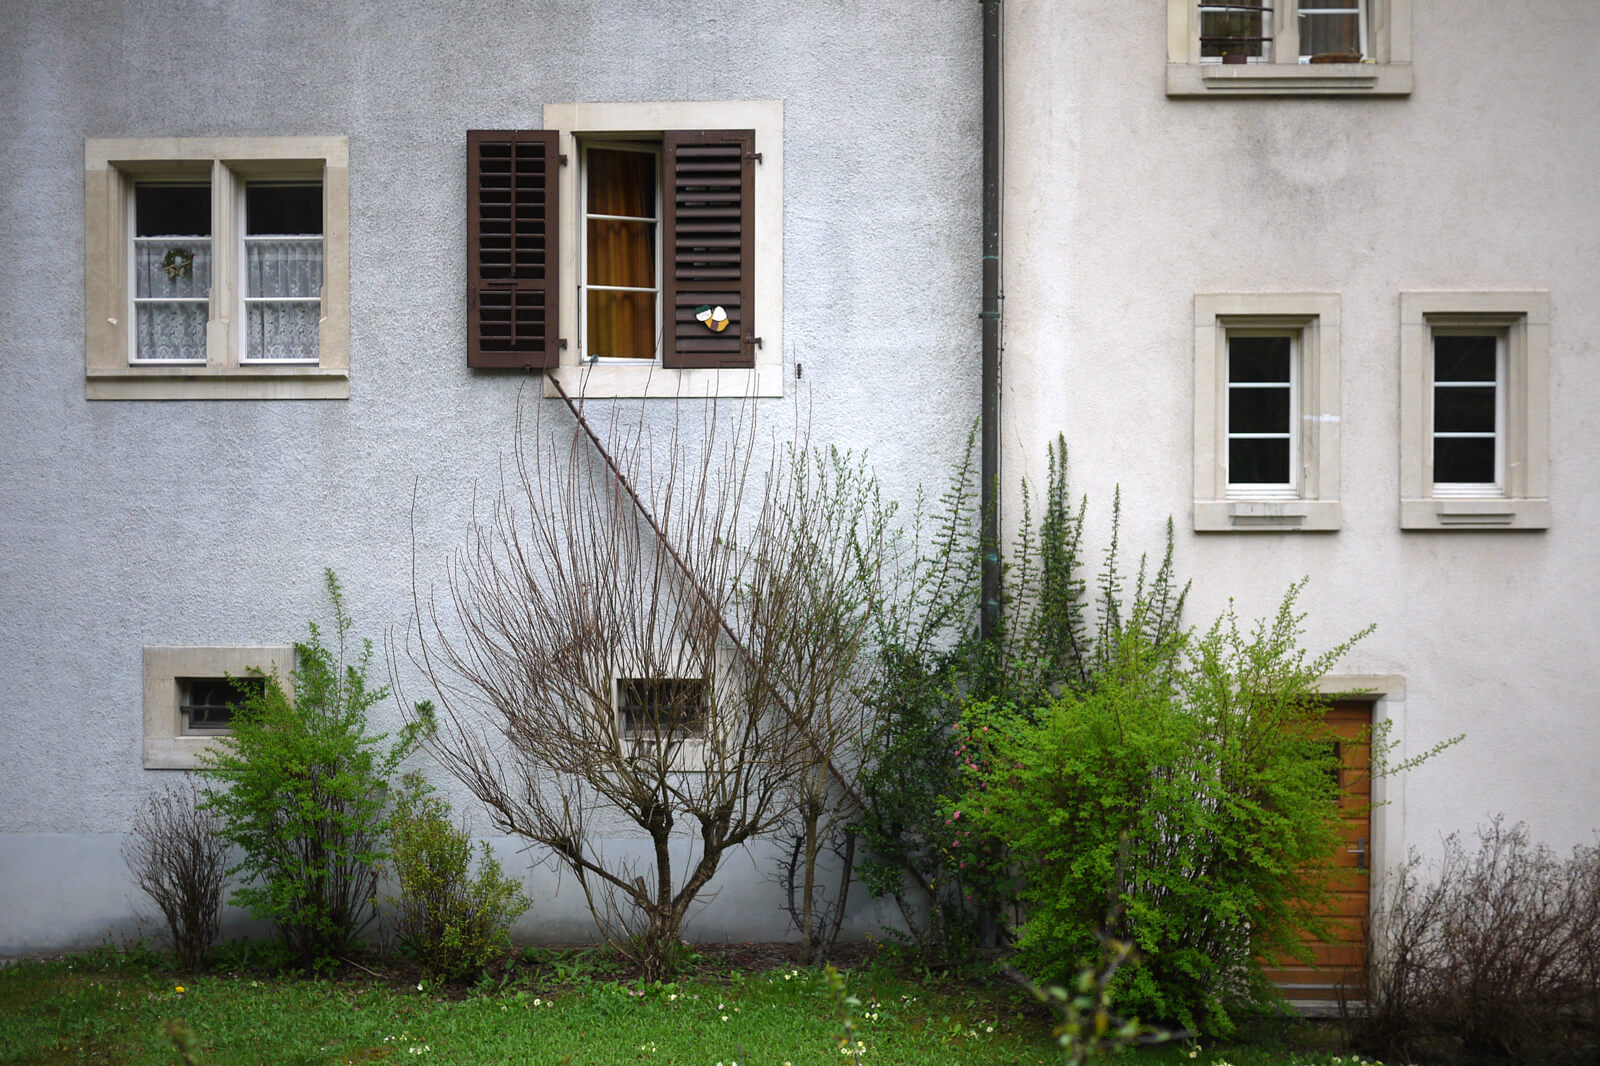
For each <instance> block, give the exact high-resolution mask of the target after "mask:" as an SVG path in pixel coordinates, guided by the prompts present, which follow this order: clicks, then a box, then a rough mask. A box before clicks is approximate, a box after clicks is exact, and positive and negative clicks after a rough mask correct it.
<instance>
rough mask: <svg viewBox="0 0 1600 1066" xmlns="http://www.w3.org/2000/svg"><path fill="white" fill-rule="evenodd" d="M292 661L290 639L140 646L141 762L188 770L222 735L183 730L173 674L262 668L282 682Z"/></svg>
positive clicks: (245, 672)
mask: <svg viewBox="0 0 1600 1066" xmlns="http://www.w3.org/2000/svg"><path fill="white" fill-rule="evenodd" d="M293 665H294V646H293V645H291V644H262V645H254V646H248V647H179V646H170V645H156V646H149V647H146V648H145V649H144V768H145V769H146V770H193V769H196V768H197V767H198V766H199V765H200V756H201V755H202V754H205V753H208V752H213V751H216V750H217V749H218V747H219V746H220V744H221V742H222V741H223V740H224V739H225V736H193V735H185V734H184V732H183V726H182V715H181V713H180V711H179V710H178V701H179V700H180V698H181V696H182V693H181V692H180V691H179V688H180V686H179V684H178V679H179V678H183V677H225V676H227V675H230V674H231V675H233V676H234V677H247V676H250V674H251V672H252V671H253V670H257V669H259V670H261V671H263V672H265V673H266V674H268V675H270V676H272V677H276V678H277V679H278V680H279V681H280V682H284V683H287V679H288V672H289V670H290V669H292V668H293Z"/></svg>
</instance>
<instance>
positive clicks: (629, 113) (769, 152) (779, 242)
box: [544, 100, 783, 399]
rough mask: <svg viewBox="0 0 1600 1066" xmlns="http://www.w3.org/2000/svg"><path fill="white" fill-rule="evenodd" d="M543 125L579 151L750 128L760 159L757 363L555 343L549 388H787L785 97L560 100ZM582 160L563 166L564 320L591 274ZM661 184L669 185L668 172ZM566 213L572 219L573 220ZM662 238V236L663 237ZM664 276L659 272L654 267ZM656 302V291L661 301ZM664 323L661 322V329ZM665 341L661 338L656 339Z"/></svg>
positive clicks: (576, 312)
mask: <svg viewBox="0 0 1600 1066" xmlns="http://www.w3.org/2000/svg"><path fill="white" fill-rule="evenodd" d="M544 128H545V129H547V130H548V129H553V130H557V131H559V133H558V140H557V151H558V152H559V153H560V154H561V155H564V156H566V157H567V159H568V160H572V161H576V160H578V159H579V152H580V151H581V146H583V145H586V144H599V143H600V142H602V141H605V140H612V141H619V140H633V141H635V142H638V141H640V140H647V139H653V138H658V137H659V135H660V134H661V133H662V132H663V131H666V130H700V129H728V130H733V129H740V130H742V129H752V130H755V135H756V151H757V152H759V153H761V162H759V163H757V164H756V167H755V239H754V247H755V279H754V284H755V316H756V317H755V321H756V332H757V333H758V334H759V335H760V337H761V344H760V345H759V346H758V347H757V348H756V350H755V365H754V366H753V367H740V368H736V369H711V368H691V369H678V368H667V367H663V366H661V365H660V358H659V355H658V357H657V359H656V360H654V361H650V362H648V363H647V361H646V360H643V359H614V360H613V359H602V360H586V359H584V357H583V355H584V353H583V352H582V350H581V347H582V346H581V344H578V343H574V344H569V345H567V346H566V347H565V348H562V349H560V351H559V365H558V366H556V367H555V368H554V369H552V370H547V371H545V374H544V378H545V384H544V394H545V396H547V397H556V396H559V395H560V394H559V393H558V392H557V391H556V383H557V382H559V383H560V385H561V387H562V388H563V389H564V390H565V391H566V393H567V395H569V396H572V397H578V396H580V395H581V396H586V397H590V398H623V397H635V398H666V399H678V398H689V397H726V398H753V397H780V396H782V395H783V101H781V100H728V101H698V102H695V101H689V102H682V101H657V102H646V103H559V104H546V105H545V106H544ZM581 170H582V167H581V166H575V165H569V166H563V167H561V168H560V173H559V176H558V180H557V184H558V189H559V192H558V195H559V196H560V201H559V212H560V218H561V219H562V224H561V226H562V232H561V235H560V237H561V239H560V249H561V260H560V277H562V278H564V279H572V280H571V281H564V282H563V284H562V287H561V292H560V294H559V297H558V299H559V313H560V321H562V322H573V323H582V325H580V327H579V328H586V325H587V323H586V322H585V317H586V316H584V317H580V315H581V312H580V287H579V286H580V284H581V281H582V279H583V277H584V276H585V275H584V273H583V264H582V263H581V261H580V256H581V255H582V253H583V244H584V239H583V233H582V230H583V229H585V228H586V227H585V226H584V223H583V215H582V213H581V203H580V184H581V182H580V171H581ZM658 188H661V189H663V192H662V193H661V195H663V196H664V195H665V192H664V188H665V182H664V181H663V182H662V183H661V185H660V186H658ZM568 220H576V221H575V222H574V221H568ZM658 247H659V242H658ZM657 280H658V281H662V280H663V278H662V277H661V276H660V275H658V277H657ZM657 306H658V312H659V310H660V301H659V300H658V301H657ZM660 332H661V331H659V330H658V331H657V334H658V338H659V336H660ZM658 347H659V339H658Z"/></svg>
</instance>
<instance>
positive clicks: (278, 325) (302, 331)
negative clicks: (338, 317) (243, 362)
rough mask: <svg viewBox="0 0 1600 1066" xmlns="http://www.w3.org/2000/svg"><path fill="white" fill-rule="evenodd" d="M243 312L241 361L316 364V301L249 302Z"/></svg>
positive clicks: (318, 306)
mask: <svg viewBox="0 0 1600 1066" xmlns="http://www.w3.org/2000/svg"><path fill="white" fill-rule="evenodd" d="M246 311H247V312H248V314H247V315H246V317H245V341H246V350H245V358H247V359H259V360H263V361H265V360H275V359H284V360H293V361H296V362H301V361H304V362H315V361H316V359H317V350H318V349H317V333H318V329H319V327H320V326H321V321H320V320H321V318H322V304H321V302H320V301H317V300H305V301H292V302H281V301H273V302H272V303H252V304H247V305H246Z"/></svg>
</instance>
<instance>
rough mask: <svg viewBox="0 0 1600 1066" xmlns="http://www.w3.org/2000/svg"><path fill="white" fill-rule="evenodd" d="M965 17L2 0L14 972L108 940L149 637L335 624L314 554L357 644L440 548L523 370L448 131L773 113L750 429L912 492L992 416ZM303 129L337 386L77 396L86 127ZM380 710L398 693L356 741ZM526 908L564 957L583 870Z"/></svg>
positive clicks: (2, 891) (200, 131)
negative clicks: (471, 330) (577, 110)
mask: <svg viewBox="0 0 1600 1066" xmlns="http://www.w3.org/2000/svg"><path fill="white" fill-rule="evenodd" d="M979 18H980V12H979V10H978V7H977V5H966V6H963V5H955V4H938V5H915V6H912V7H907V6H905V5H889V4H877V3H855V2H829V3H805V4H794V3H786V2H783V0H756V2H745V0H741V2H739V3H733V2H727V0H674V2H671V3H651V4H640V3H634V2H631V0H614V2H599V3H585V4H575V3H570V2H566V0H542V2H535V3H488V2H485V3H460V4H449V5H417V4H405V3H382V2H353V0H352V2H345V0H334V2H326V0H322V2H317V3H301V2H290V3H282V2H271V3H268V2H255V0H240V2H233V0H229V2H219V0H193V2H187V3H171V4H154V3H118V2H105V3H88V2H46V0H38V2H33V0H22V2H20V3H10V4H7V5H5V6H4V9H3V11H0V100H3V101H4V106H3V108H0V145H3V148H4V153H3V157H4V160H5V172H6V180H5V182H4V183H3V184H0V256H3V258H4V259H5V260H6V261H7V262H8V263H10V264H12V266H11V268H10V269H9V270H8V274H7V280H6V283H5V285H4V286H0V550H3V553H4V556H5V558H6V560H7V561H6V564H5V566H4V567H3V568H0V616H3V617H4V618H5V619H6V624H5V625H4V626H3V627H0V736H3V738H4V742H5V748H6V753H7V758H6V759H5V760H4V761H3V762H0V900H3V902H0V953H7V952H14V951H20V950H31V949H34V948H41V947H49V946H57V945H61V944H63V943H66V942H72V941H75V942H84V941H94V940H98V939H99V938H101V937H103V936H105V935H107V934H108V933H110V932H112V931H115V930H122V929H125V928H127V927H128V924H129V918H130V908H131V898H132V897H131V896H130V895H129V892H128V889H127V885H126V882H125V879H124V875H123V871H122V868H121V865H120V860H119V859H118V858H117V855H116V843H117V842H119V841H120V837H121V834H123V833H125V832H126V830H127V828H128V826H129V824H130V822H131V819H132V815H133V811H134V810H135V808H136V807H137V806H138V805H139V804H140V803H141V802H142V800H143V799H144V797H146V796H147V795H148V794H149V793H150V792H151V791H152V790H154V789H157V788H159V787H160V786H161V785H162V784H164V783H167V782H168V781H171V780H172V779H173V777H172V775H170V774H165V773H157V772H150V771H145V770H144V769H142V768H141V761H140V745H141V719H142V704H141V648H142V647H143V646H144V645H147V644H178V645H182V644H197V645H215V644H260V643H275V642H283V641H290V640H294V639H298V638H300V637H301V636H303V634H304V625H305V621H306V620H307V619H308V618H312V617H322V616H323V613H324V601H323V597H322V593H321V577H320V575H321V572H322V568H323V567H325V566H331V567H333V568H335V569H336V570H337V571H338V572H339V574H340V576H341V578H342V579H343V581H344V583H345V587H346V590H347V596H348V603H349V606H350V608H351V610H352V612H353V614H354V616H355V618H356V619H357V622H358V627H359V629H360V631H361V632H364V633H367V634H371V635H373V636H375V637H379V636H381V634H382V633H383V632H384V631H385V630H386V629H388V628H390V627H400V628H403V627H404V624H405V620H406V617H407V614H408V612H409V610H410V603H411V600H410V581H411V548H412V535H413V534H412V527H411V521H412V514H411V513H410V512H411V508H412V499H413V492H415V512H414V517H415V537H416V548H417V556H418V560H419V565H420V567H421V572H422V577H423V580H424V581H425V582H426V581H431V580H435V579H437V578H438V577H439V576H440V575H441V574H442V570H441V564H442V560H443V558H444V555H445V553H446V552H447V550H449V549H450V548H452V547H454V546H455V545H457V544H459V543H460V541H461V538H462V534H463V531H464V529H465V527H466V524H467V521H468V517H469V508H470V505H471V493H472V489H473V486H474V484H478V485H479V486H480V488H482V486H484V485H486V484H488V483H489V482H491V481H492V479H493V478H494V477H495V474H496V470H497V464H498V462H499V460H500V457H501V456H502V454H504V453H506V452H507V451H508V449H509V446H510V443H511V438H512V426H513V420H514V417H515V409H516V405H517V401H518V397H519V394H521V390H522V389H523V387H524V385H525V384H526V379H524V378H522V377H520V376H517V375H484V374H473V373H471V372H469V371H468V370H467V368H466V365H465V351H464V346H465V323H464V303H465V285H464V283H463V277H464V255H465V231H464V215H465V207H464V204H465V191H464V185H465V174H464V171H465V151H464V144H465V137H464V131H465V130H467V129H468V128H501V127H532V126H537V125H538V124H539V122H540V116H541V113H542V108H543V105H544V104H545V103H546V102H551V101H572V100H652V99H669V100H670V99H685V100H719V99H728V100H735V99H763V100H772V99H776V100H781V101H783V104H784V123H785V138H784V140H785V144H784V150H785V153H784V154H785V174H784V179H785V181H784V184H785V203H784V242H785V248H784V251H785V275H784V306H785V322H784V326H785V338H786V347H787V349H788V350H787V351H786V352H785V353H784V359H785V386H784V388H785V394H784V398H783V399H782V400H781V401H766V402H763V403H762V404H761V412H760V417H761V419H762V420H763V425H764V426H765V427H767V429H768V430H771V431H777V432H780V433H784V434H787V433H790V432H792V427H793V426H795V425H796V420H797V418H798V419H802V420H804V419H809V422H810V425H811V432H812V435H813V438H814V439H815V440H816V441H817V442H819V443H823V444H838V445H841V446H848V447H854V448H865V449H867V450H868V452H869V454H870V456H871V458H872V460H873V462H874V464H875V466H876V468H877V470H878V472H879V474H880V475H881V476H882V477H883V479H884V481H885V483H886V484H887V486H888V487H889V489H890V491H891V492H892V493H894V494H895V495H898V496H901V497H906V498H909V497H910V495H911V494H912V492H913V490H914V489H915V487H916V485H917V484H918V483H919V482H920V481H922V480H925V479H926V480H928V481H929V482H930V483H936V482H939V481H940V480H941V479H942V477H943V473H944V470H945V469H946V467H947V466H948V465H949V464H950V463H951V462H953V461H954V459H955V458H956V457H957V456H958V455H959V452H960V449H961V447H962V444H963V442H964V439H965V435H966V431H967V427H968V426H969V425H970V423H971V421H972V419H973V418H974V417H975V416H976V412H977V362H978V353H977V349H978V331H977V318H976V314H975V311H974V309H975V307H976V304H977V298H978V270H977V267H978V225H977V206H976V201H977V194H978V188H979V184H978V162H979V161H978V152H977V146H978V143H979V126H978V122H979V88H980V79H979V72H978V68H979V40H978V35H977V31H978V27H979ZM295 133H318V134H343V135H346V136H348V137H349V145H350V221H351V239H350V247H351V267H350V294H351V329H350V347H351V377H350V381H351V384H350V399H349V400H348V401H319V402H287V401H275V402H164V403H163V402H95V403H89V402H87V401H86V400H85V399H84V378H83V369H84V337H83V305H82V301H83V298H84V297H83V273H82V269H83V210H84V202H83V142H84V139H85V138H86V137H110V136H116V137H126V136H156V135H168V136H200V135H250V134H263V135H265V134H295ZM758 147H759V146H758ZM798 365H803V368H804V373H803V376H800V377H799V380H798V381H797V380H796V378H797V366H798ZM537 395H538V390H537V388H533V389H530V390H529V391H528V393H527V397H528V402H530V403H533V404H537V403H540V402H541V401H539V400H537V399H536V397H537ZM674 413H675V408H674V406H673V405H672V404H670V403H666V404H663V403H655V404H652V405H648V406H646V407H644V408H643V409H642V410H641V407H640V405H639V404H638V403H637V402H631V403H630V402H627V401H624V402H622V403H621V404H620V405H619V406H618V408H617V409H616V415H615V416H616V417H618V418H621V419H624V420H629V421H632V420H637V419H639V418H644V419H646V420H647V421H650V422H651V423H652V424H654V425H657V426H658V427H659V426H666V425H668V424H670V422H671V421H672V419H673V417H674ZM545 414H546V416H547V417H552V416H556V415H559V416H560V417H563V418H564V417H565V415H564V414H562V413H561V412H559V411H555V410H547V411H546V412H545ZM685 417H687V418H689V419H690V420H691V421H694V422H698V419H699V417H700V415H699V413H698V409H696V410H695V411H693V412H688V413H686V416H685ZM381 670H382V667H381V666H380V672H381ZM401 679H402V680H403V681H405V682H406V687H407V689H408V691H410V692H411V693H412V694H413V695H414V696H415V695H418V694H419V693H418V691H417V690H418V689H419V688H420V685H419V684H418V681H417V678H416V677H415V676H413V675H412V674H411V673H410V672H409V668H408V667H403V668H402V672H401ZM397 721H398V717H397V712H396V710H395V708H394V707H393V706H392V705H390V706H388V707H386V708H385V709H384V711H383V720H382V721H381V722H380V723H379V724H380V725H383V726H393V725H395V724H396V723H397ZM453 796H454V798H455V799H456V800H457V801H458V803H460V802H463V798H462V797H461V795H460V794H459V793H454V794H453ZM508 857H509V859H510V861H512V862H513V863H515V864H517V865H518V867H519V868H520V867H521V866H523V865H525V863H526V857H525V856H515V855H511V856H508ZM765 874H766V868H765V866H762V868H761V869H759V870H758V869H756V867H755V866H754V865H753V860H741V861H735V862H730V864H729V869H728V871H727V873H726V874H725V875H724V876H722V877H719V880H718V882H717V884H716V887H719V888H721V889H722V890H723V892H724V894H723V896H722V897H720V898H721V900H722V902H719V903H718V904H717V905H716V906H715V907H714V908H712V910H713V911H714V912H715V917H711V916H710V915H709V914H708V915H707V916H703V917H702V923H703V924H702V926H701V928H703V929H705V930H707V931H708V934H710V933H714V934H716V935H718V936H728V937H733V936H778V935H782V933H783V931H784V927H783V922H782V919H781V917H780V915H779V913H778V911H777V898H776V895H775V894H774V893H773V891H772V889H771V888H770V886H767V885H766V884H765V883H764V881H763V880H762V879H763V878H764V877H765ZM539 884H540V885H541V886H544V885H546V882H543V881H541V882H539ZM63 885H70V886H74V887H72V889H71V890H70V891H66V890H62V889H61V888H60V887H59V886H63ZM537 895H538V898H539V899H540V913H542V914H543V915H544V916H546V917H547V918H548V919H549V921H550V922H551V923H553V924H552V925H551V928H559V929H560V930H564V931H568V932H571V933H573V934H574V935H578V933H577V931H578V930H579V928H580V925H581V922H580V921H579V920H580V918H581V915H582V911H581V903H580V901H579V896H578V893H577V892H576V889H575V886H573V885H571V884H570V882H569V883H567V884H566V885H565V888H564V891H563V892H562V893H561V894H560V895H559V896H556V897H550V894H549V893H548V892H546V891H545V890H544V888H543V887H541V889H540V891H539V892H538V893H537ZM547 897H550V898H547ZM863 921H864V922H865V923H866V925H865V927H867V928H870V927H872V924H873V923H874V922H875V921H876V918H873V917H871V916H870V915H867V914H866V913H865V912H864V915H863ZM563 923H564V924H563ZM522 931H523V932H524V933H525V934H526V935H531V936H538V935H541V930H540V929H539V928H536V927H534V926H532V925H529V924H528V923H525V925H524V928H523V929H522Z"/></svg>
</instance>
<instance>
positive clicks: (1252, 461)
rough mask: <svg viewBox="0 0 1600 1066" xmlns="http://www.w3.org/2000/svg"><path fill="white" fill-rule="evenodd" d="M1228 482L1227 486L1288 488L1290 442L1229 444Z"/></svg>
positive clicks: (1233, 442) (1252, 441)
mask: <svg viewBox="0 0 1600 1066" xmlns="http://www.w3.org/2000/svg"><path fill="white" fill-rule="evenodd" d="M1228 483H1229V484H1230V485H1287V484H1288V483H1289V441H1288V440H1287V439H1284V440H1230V441H1228Z"/></svg>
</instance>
